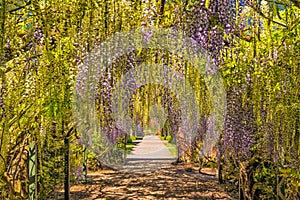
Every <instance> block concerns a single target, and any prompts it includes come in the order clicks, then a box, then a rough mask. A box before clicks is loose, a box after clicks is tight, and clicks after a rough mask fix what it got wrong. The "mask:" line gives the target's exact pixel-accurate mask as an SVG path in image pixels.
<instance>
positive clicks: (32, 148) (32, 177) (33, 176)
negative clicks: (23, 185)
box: [29, 141, 38, 200]
mask: <svg viewBox="0 0 300 200" xmlns="http://www.w3.org/2000/svg"><path fill="white" fill-rule="evenodd" d="M36 166H37V156H36V144H35V141H32V142H30V143H29V199H30V200H35V199H38V193H37V173H36V169H37V167H36Z"/></svg>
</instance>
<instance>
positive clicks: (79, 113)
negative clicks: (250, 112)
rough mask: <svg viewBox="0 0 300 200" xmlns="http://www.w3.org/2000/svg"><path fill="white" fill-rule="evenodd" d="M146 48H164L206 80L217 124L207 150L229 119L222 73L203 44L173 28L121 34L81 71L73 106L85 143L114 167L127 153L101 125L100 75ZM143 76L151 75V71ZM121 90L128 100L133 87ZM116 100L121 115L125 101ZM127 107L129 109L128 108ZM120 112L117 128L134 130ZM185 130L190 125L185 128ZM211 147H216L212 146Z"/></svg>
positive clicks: (95, 52) (190, 131)
mask: <svg viewBox="0 0 300 200" xmlns="http://www.w3.org/2000/svg"><path fill="white" fill-rule="evenodd" d="M143 48H156V49H163V50H167V51H169V52H171V53H173V54H175V55H178V56H181V57H183V58H185V59H186V60H187V61H189V62H190V63H191V64H192V65H193V66H194V67H195V68H196V69H197V70H198V71H199V73H200V74H201V75H202V76H203V77H204V80H205V83H206V85H207V89H208V91H209V95H210V99H211V104H212V106H211V108H212V109H211V113H212V115H211V117H213V119H214V121H215V123H214V128H212V129H210V133H208V134H207V136H206V138H205V139H204V150H207V149H206V148H207V146H206V144H207V143H209V142H210V143H213V144H215V143H216V141H217V140H218V135H219V134H220V132H221V129H222V127H223V122H224V116H225V91H224V86H223V82H222V78H221V76H220V74H219V73H218V71H217V70H215V68H214V65H213V63H212V62H211V59H210V58H209V56H207V55H206V54H205V51H204V50H203V49H202V48H201V47H200V46H199V45H197V44H196V43H195V42H193V40H192V39H191V38H188V37H185V36H184V35H183V34H182V33H180V32H176V31H173V30H170V29H143V30H142V29H138V30H131V31H127V32H122V33H118V34H116V35H115V36H114V37H113V38H111V39H109V40H107V41H105V42H103V43H101V45H100V46H99V48H96V49H94V50H93V51H92V52H91V53H90V55H89V56H88V59H87V60H86V62H84V64H83V65H82V66H81V69H82V70H80V71H79V73H78V76H77V87H76V88H77V90H76V92H75V96H74V99H75V101H74V107H73V110H74V116H75V120H76V122H77V129H78V130H79V131H80V132H81V133H82V134H83V140H84V142H85V143H86V144H88V141H91V140H92V143H93V144H97V145H96V146H97V147H96V148H95V146H91V145H90V148H91V150H92V151H96V152H97V151H98V152H100V153H101V152H102V154H101V155H100V156H99V158H100V159H101V161H102V162H104V163H106V164H107V165H110V166H112V167H117V166H120V165H122V163H123V159H122V155H123V153H122V152H121V150H117V149H115V148H114V146H113V145H112V144H111V143H110V142H109V141H108V140H107V138H106V136H105V134H103V132H102V131H101V128H100V126H99V125H98V123H97V116H96V112H95V101H94V99H95V89H96V86H97V83H98V81H99V75H100V74H101V73H103V72H105V70H106V69H107V67H108V66H111V64H112V63H113V62H114V61H115V60H116V59H117V58H118V57H120V56H122V55H125V54H127V53H129V52H132V51H134V50H136V49H143ZM145 69H147V68H145ZM166 71H168V70H166ZM143 73H144V74H145V73H147V70H146V71H144V72H143ZM162 74H163V72H162ZM133 75H134V74H133ZM148 75H149V76H151V73H148ZM152 75H153V74H152ZM138 77H139V76H136V78H138ZM127 80H129V79H127ZM132 80H133V79H132ZM152 80H155V79H154V77H152ZM121 83H122V81H121ZM173 84H174V83H173ZM171 86H172V84H171ZM185 86H186V84H185ZM119 88H123V89H122V90H121V91H120V90H119V92H121V93H120V94H123V95H125V96H127V97H128V96H129V94H130V88H127V89H124V87H119ZM183 99H184V96H183ZM115 100H116V101H114V102H115V103H117V104H116V106H115V109H114V111H115V112H117V111H118V109H116V108H119V107H118V106H119V104H118V102H122V98H119V97H117V98H116V99H115ZM182 102H183V103H182V105H183V106H186V105H185V103H188V102H184V100H183V101H182ZM125 104H126V103H125ZM127 105H128V104H127ZM124 107H125V108H128V106H124ZM117 113H119V114H122V115H121V116H122V117H121V118H118V119H117V120H116V121H117V123H118V125H117V126H118V127H119V128H121V129H122V130H125V131H126V130H127V131H128V130H130V127H132V126H133V124H132V123H131V120H130V117H129V116H128V115H127V111H126V109H125V110H122V109H121V112H117ZM192 113H193V112H192ZM188 114H189V113H186V116H185V115H182V116H184V117H187V118H188V117H189V116H188ZM192 116H193V115H192ZM183 121H184V122H186V123H189V122H190V121H189V120H183ZM183 127H188V126H185V125H183ZM193 131H194V129H193V128H192V129H187V130H186V132H185V133H184V134H185V135H188V136H190V138H192V135H193V134H194V133H193ZM210 136H212V137H210ZM209 146H212V145H211V144H210V145H209ZM107 149H109V150H107ZM113 149H114V150H113ZM103 152H105V153H106V154H104V153H103Z"/></svg>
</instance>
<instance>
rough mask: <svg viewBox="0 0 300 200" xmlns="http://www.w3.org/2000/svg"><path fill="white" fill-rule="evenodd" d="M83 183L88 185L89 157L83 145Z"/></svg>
mask: <svg viewBox="0 0 300 200" xmlns="http://www.w3.org/2000/svg"><path fill="white" fill-rule="evenodd" d="M83 183H84V184H86V183H87V156H86V146H85V145H83Z"/></svg>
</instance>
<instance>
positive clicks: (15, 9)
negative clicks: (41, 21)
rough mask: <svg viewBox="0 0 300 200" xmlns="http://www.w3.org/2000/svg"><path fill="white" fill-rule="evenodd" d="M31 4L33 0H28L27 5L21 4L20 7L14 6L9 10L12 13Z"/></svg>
mask: <svg viewBox="0 0 300 200" xmlns="http://www.w3.org/2000/svg"><path fill="white" fill-rule="evenodd" d="M30 4H31V1H28V2H26V4H25V5H23V6H20V7H17V8H14V9H11V10H9V11H8V12H9V13H10V14H12V13H13V12H16V11H18V10H21V9H23V8H25V7H26V6H28V5H30ZM4 5H5V4H4Z"/></svg>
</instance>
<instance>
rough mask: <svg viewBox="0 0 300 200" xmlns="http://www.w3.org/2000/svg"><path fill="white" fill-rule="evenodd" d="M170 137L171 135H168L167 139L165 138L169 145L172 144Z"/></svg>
mask: <svg viewBox="0 0 300 200" xmlns="http://www.w3.org/2000/svg"><path fill="white" fill-rule="evenodd" d="M172 139H173V138H172V136H171V135H168V136H167V137H166V140H167V141H168V142H169V143H171V142H172Z"/></svg>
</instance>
